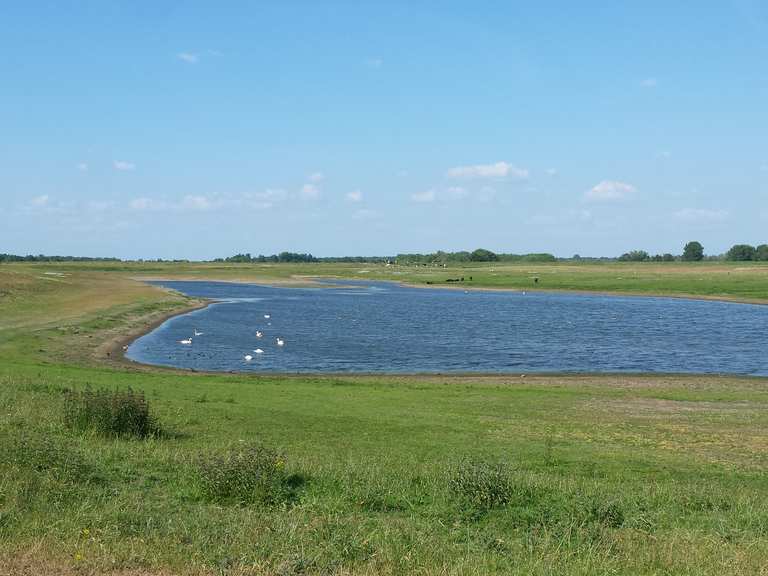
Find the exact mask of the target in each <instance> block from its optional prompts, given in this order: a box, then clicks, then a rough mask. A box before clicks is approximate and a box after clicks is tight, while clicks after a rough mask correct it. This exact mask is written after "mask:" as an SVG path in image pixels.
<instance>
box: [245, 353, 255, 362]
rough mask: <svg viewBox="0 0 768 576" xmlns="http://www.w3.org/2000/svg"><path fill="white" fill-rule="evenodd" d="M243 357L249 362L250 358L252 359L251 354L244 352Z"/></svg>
mask: <svg viewBox="0 0 768 576" xmlns="http://www.w3.org/2000/svg"><path fill="white" fill-rule="evenodd" d="M243 358H245V361H246V362H250V361H251V360H253V356H251V355H250V354H246V355H245V356H244V357H243Z"/></svg>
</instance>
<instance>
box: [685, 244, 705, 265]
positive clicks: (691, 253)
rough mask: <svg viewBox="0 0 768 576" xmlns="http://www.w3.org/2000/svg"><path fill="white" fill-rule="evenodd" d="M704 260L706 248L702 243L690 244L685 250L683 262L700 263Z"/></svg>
mask: <svg viewBox="0 0 768 576" xmlns="http://www.w3.org/2000/svg"><path fill="white" fill-rule="evenodd" d="M703 259H704V246H702V245H701V243H700V242H697V241H695V240H694V241H692V242H688V244H686V245H685V247H684V248H683V260H685V261H687V262H698V261H699V260H703Z"/></svg>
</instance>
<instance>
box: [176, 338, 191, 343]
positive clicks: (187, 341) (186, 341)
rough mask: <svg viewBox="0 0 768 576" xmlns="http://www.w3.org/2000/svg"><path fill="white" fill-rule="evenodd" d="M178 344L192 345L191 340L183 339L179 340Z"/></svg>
mask: <svg viewBox="0 0 768 576" xmlns="http://www.w3.org/2000/svg"><path fill="white" fill-rule="evenodd" d="M179 344H192V338H185V339H184V340H179Z"/></svg>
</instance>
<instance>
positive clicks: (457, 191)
mask: <svg viewBox="0 0 768 576" xmlns="http://www.w3.org/2000/svg"><path fill="white" fill-rule="evenodd" d="M445 192H446V194H448V196H450V197H451V198H456V199H457V200H459V199H461V198H466V197H467V196H468V195H469V190H467V189H466V188H463V187H462V186H449V187H448V188H446V189H445Z"/></svg>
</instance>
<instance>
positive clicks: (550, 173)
mask: <svg viewBox="0 0 768 576" xmlns="http://www.w3.org/2000/svg"><path fill="white" fill-rule="evenodd" d="M545 172H546V174H547V176H552V177H555V176H557V170H556V169H555V168H547V170H546V171H545Z"/></svg>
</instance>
